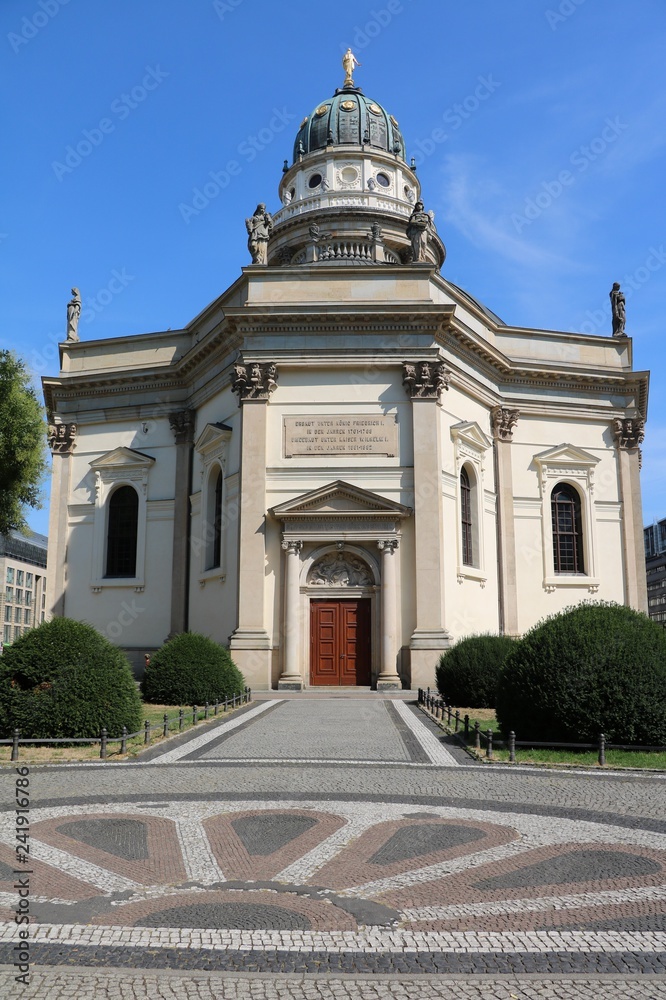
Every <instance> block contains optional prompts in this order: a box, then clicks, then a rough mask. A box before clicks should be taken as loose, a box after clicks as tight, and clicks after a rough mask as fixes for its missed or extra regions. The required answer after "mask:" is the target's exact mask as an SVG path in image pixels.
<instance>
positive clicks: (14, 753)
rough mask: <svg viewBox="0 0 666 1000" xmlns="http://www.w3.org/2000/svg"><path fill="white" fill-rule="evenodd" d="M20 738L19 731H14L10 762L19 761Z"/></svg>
mask: <svg viewBox="0 0 666 1000" xmlns="http://www.w3.org/2000/svg"><path fill="white" fill-rule="evenodd" d="M20 738H21V730H20V729H15V730H14V733H13V736H12V755H11V758H10V759H11V760H18V759H19V739H20Z"/></svg>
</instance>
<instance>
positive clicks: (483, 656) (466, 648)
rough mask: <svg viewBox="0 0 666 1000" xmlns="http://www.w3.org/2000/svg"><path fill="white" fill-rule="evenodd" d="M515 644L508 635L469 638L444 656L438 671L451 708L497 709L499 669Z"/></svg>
mask: <svg viewBox="0 0 666 1000" xmlns="http://www.w3.org/2000/svg"><path fill="white" fill-rule="evenodd" d="M514 644H515V643H514V640H513V639H511V638H510V637H509V636H507V635H470V636H468V637H467V638H466V639H461V640H460V641H459V642H457V643H456V644H455V646H453V647H452V648H451V649H449V650H447V652H446V653H442V655H441V656H440V658H439V663H438V664H437V667H436V668H435V679H436V683H437V690H438V691H439V693H440V694H441V696H442V698H444V700H445V701H446V702H447V704H449V705H459V706H465V707H472V708H494V707H495V696H496V692H497V681H498V678H499V673H500V669H501V667H502V664H503V663H504V660H505V659H506V657H507V656H508V655H509V653H510V651H511V650H512V649H513V647H514Z"/></svg>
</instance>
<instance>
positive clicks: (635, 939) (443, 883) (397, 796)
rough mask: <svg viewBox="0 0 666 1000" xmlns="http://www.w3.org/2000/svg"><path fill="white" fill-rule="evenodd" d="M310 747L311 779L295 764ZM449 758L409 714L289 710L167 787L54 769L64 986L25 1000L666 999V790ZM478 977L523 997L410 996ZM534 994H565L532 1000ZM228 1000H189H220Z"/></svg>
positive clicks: (10, 928)
mask: <svg viewBox="0 0 666 1000" xmlns="http://www.w3.org/2000/svg"><path fill="white" fill-rule="evenodd" d="M315 705H316V706H317V709H318V710H317V711H315V712H313V711H312V709H313V706H315ZM257 708H260V709H261V710H260V711H255V709H257ZM306 716H309V718H310V725H311V726H312V728H313V729H317V727H319V729H320V730H321V732H322V738H321V741H320V742H319V743H316V740H315V735H314V733H313V732H310V739H311V741H312V742H311V745H310V751H311V756H310V758H306V759H305V760H303V758H302V757H301V755H302V754H304V753H307V751H308V744H307V741H306V740H305V738H304V733H305V732H306V728H307V724H306ZM324 720H328V721H327V722H326V724H325V722H324ZM231 722H233V723H234V725H233V727H232V726H231V725H230V723H231ZM226 727H228V728H226ZM290 739H291V741H292V754H293V756H292V757H291V758H290V759H289V761H287V762H281V761H278V760H277V759H276V758H275V757H274V756H272V755H273V754H274V753H276V752H277V750H278V749H279V748H280V747H284V746H287V745H288V744H289V741H290ZM441 740H442V737H441V733H438V731H437V730H436V729H435V728H434V727H433V725H432V723H430V722H428V721H427V720H425V718H424V716H423V715H421V713H419V712H418V711H416V710H415V709H414V708H413V707H412V706H410V705H408V704H405V703H404V701H393V702H392V703H391V704H388V703H387V702H386V701H384V700H380V699H378V700H377V701H376V702H368V701H361V700H358V701H354V700H353V699H351V700H346V701H345V700H344V699H341V700H333V699H331V700H330V701H328V700H323V699H322V700H319V701H317V702H310V703H307V704H306V703H305V702H303V703H299V702H298V701H295V700H292V701H284V702H282V701H281V700H279V699H274V700H273V701H272V702H271V703H268V704H263V705H260V704H257V705H254V706H249V707H248V709H247V710H244V712H243V713H239V714H238V715H236V716H234V717H233V719H232V720H228V721H227V722H226V723H225V722H224V721H222V722H221V724H220V725H217V724H215V725H213V726H212V727H209V728H207V729H206V730H205V731H204V730H203V729H202V730H201V731H199V732H196V733H194V734H193V735H190V736H189V737H187V738H185V739H183V740H181V741H180V742H179V749H178V753H177V754H174V752H173V750H169V751H168V753H166V754H165V753H164V752H162V753H160V754H159V755H158V754H155V755H154V757H153V759H152V761H150V762H149V763H145V764H143V763H136V764H131V765H128V766H118V767H113V765H107V766H106V767H100V766H94V767H86V766H81V767H71V768H57V769H47V768H36V769H34V770H33V772H32V774H31V788H32V801H33V807H32V810H31V870H32V875H31V893H32V896H31V916H32V919H33V923H32V924H31V945H30V947H31V957H32V960H33V962H34V963H35V964H36V965H37V966H40V965H41V966H44V967H51V966H52V967H53V968H52V969H51V972H50V973H49V972H48V969H47V970H46V971H44V972H43V973H42V972H40V973H39V975H38V974H37V973H35V974H34V979H33V986H34V990H33V993H29V992H27V993H22V994H21V995H22V996H24V997H26V998H27V997H31V996H34V997H35V1000H37V998H38V997H41V996H42V995H46V994H42V993H40V992H39V990H40V989H42V986H40V985H39V983H46V982H47V980H48V976H49V974H50V975H51V976H52V977H55V976H63V977H65V978H63V979H62V980H61V981H62V983H63V984H65V983H66V982H67V978H66V977H67V973H66V972H64V971H63V970H62V969H59V968H58V967H61V966H70V965H71V966H72V972H71V975H73V976H76V975H82V973H78V972H76V971H75V967H78V966H93V967H95V966H104V967H105V968H111V969H113V968H116V969H128V970H130V969H134V970H137V973H136V975H135V974H134V973H132V974H130V972H129V971H128V972H127V973H126V975H127V976H128V977H129V978H128V979H127V981H126V983H125V985H126V986H127V989H130V985H129V984H130V982H131V983H132V984H134V985H132V986H131V989H132V990H136V991H138V992H135V993H134V994H130V993H127V994H125V993H122V989H123V988H124V987H123V986H122V983H120V980H118V982H119V983H120V985H119V986H118V987H117V990H118V991H119V992H117V993H116V994H114V993H113V992H109V993H108V994H98V995H108V996H114V995H118V996H120V995H123V996H125V995H128V996H129V995H136V996H148V995H150V994H149V993H146V992H144V993H142V992H141V990H142V989H144V986H145V984H146V983H148V982H149V979H150V976H149V975H148V974H147V973H146V974H141V975H140V974H139V972H140V970H142V969H146V970H153V971H152V972H151V975H152V974H155V975H156V974H157V970H161V972H160V976H164V977H166V978H165V979H164V982H165V983H167V986H168V983H175V982H176V979H175V978H173V977H176V976H177V974H178V972H179V971H180V972H183V973H184V972H185V971H191V972H193V973H196V972H197V970H198V971H199V972H200V973H202V972H204V971H205V972H211V973H212V974H214V972H215V970H218V971H222V970H225V971H227V972H228V973H229V974H235V975H236V976H240V978H238V979H235V980H234V981H233V982H234V984H235V985H234V986H233V989H234V990H236V992H228V993H226V992H223V993H217V994H214V995H219V996H227V995H228V996H234V997H238V998H241V997H243V996H244V995H247V996H249V995H250V991H249V987H248V992H247V993H246V994H244V993H243V992H242V990H243V989H245V986H244V985H243V984H244V983H248V982H249V980H247V979H243V976H245V977H247V976H248V975H250V974H254V973H259V972H270V971H273V972H275V973H278V974H283V975H285V976H287V978H285V979H284V980H280V982H281V983H282V985H281V986H280V985H279V984H278V985H275V987H274V989H275V990H278V989H279V990H282V992H274V993H270V992H266V993H264V994H262V993H260V992H258V993H257V994H256V995H257V996H264V995H265V996H266V998H269V997H273V996H274V997H276V998H278V997H282V996H285V997H291V996H294V997H295V996H299V997H300V996H306V995H311V996H313V997H314V996H319V995H321V996H327V995H331V996H333V995H338V996H341V997H346V996H349V997H355V996H359V997H360V996H363V997H381V996H387V995H396V996H405V997H407V996H414V997H417V998H420V997H421V996H424V997H425V996H433V997H435V996H454V997H455V996H460V997H467V996H470V997H472V996H478V997H485V996H492V997H493V1000H494V998H495V997H496V996H499V997H501V996H506V997H507V998H508V997H510V996H511V991H510V990H509V991H508V992H507V990H508V986H507V987H506V989H505V986H504V985H502V984H503V983H504V980H502V979H501V977H503V976H509V977H513V981H515V989H514V993H515V995H516V996H518V997H522V996H525V997H531V996H535V997H536V996H543V997H548V996H550V997H559V996H572V995H576V996H586V995H588V994H586V993H585V990H587V989H588V987H587V986H586V985H585V983H592V982H593V979H594V977H597V978H598V977H603V979H604V982H605V984H606V985H605V986H604V990H606V989H607V988H608V989H610V988H611V986H612V989H613V990H615V992H614V993H613V992H607V993H603V994H602V993H600V992H599V989H598V988H597V989H596V990H593V989H592V987H590V990H591V992H590V994H589V995H592V992H594V995H595V997H600V996H608V997H615V996H617V997H622V996H631V997H634V996H635V997H642V996H646V997H650V996H654V997H657V996H660V995H661V994H659V993H657V992H654V989H653V987H652V986H649V989H652V990H653V991H652V992H649V991H648V992H638V989H639V987H638V986H637V985H636V984H637V982H638V980H639V979H640V989H643V986H645V987H646V988H647V987H648V984H649V983H655V984H661V985H660V987H659V988H661V986H663V982H664V980H659V979H652V976H654V975H656V976H660V975H663V974H664V973H666V816H665V813H666V810H665V809H664V806H663V802H664V798H665V795H664V792H665V790H666V788H665V785H664V781H663V779H662V778H660V777H659V776H656V775H655V776H647V775H640V776H633V775H632V776H630V777H627V776H613V775H610V774H578V775H576V774H568V775H562V774H558V773H550V774H549V773H547V772H541V773H539V772H519V771H517V770H515V769H513V770H512V769H510V768H508V767H506V768H501V767H500V768H497V769H496V770H492V769H489V768H485V767H480V766H478V765H474V764H471V763H470V764H469V765H467V766H464V758H462V757H461V755H460V754H459V752H458V751H456V750H455V749H454V748H452V747H450V746H448V745H446V744H442V742H441ZM181 751H184V753H181ZM440 752H441V756H440ZM221 753H224V754H226V755H227V756H226V757H224V756H215V755H216V754H217V755H220V754H221ZM382 753H386V754H388V762H386V763H384V762H382V759H381V755H382ZM243 755H245V756H246V757H247V758H249V759H251V760H256V759H257V758H258V759H259V760H260V761H261V763H260V764H257V765H252V766H249V765H243V763H242V761H243ZM415 758H418V759H415ZM447 759H450V761H451V763H450V764H443V763H441V761H443V760H447ZM232 760H233V761H234V763H233V765H231V766H230V762H231V761H232ZM323 760H325V761H328V762H330V763H326V764H322V761H323ZM296 761H302V763H296ZM336 761H337V763H336ZM461 765H462V766H461ZM13 778H14V774H13V771H12V770H9V769H8V770H6V771H3V772H2V773H1V774H0V787H1V788H2V789H3V800H2V802H3V807H4V808H3V811H0V919H1V920H3V921H4V923H2V924H0V962H2V963H11V960H12V958H11V956H12V947H13V945H14V943H15V942H16V940H17V932H18V929H17V927H16V924H15V923H14V922H13V907H14V906H15V904H16V892H15V889H14V885H13V881H14V875H13V865H14V847H13V845H14V833H15V830H14V814H13V812H12V811H11V809H10V808H9V805H6V804H8V803H10V802H11V797H10V795H9V790H10V789H11V783H12V781H13ZM111 778H112V780H111ZM660 803H661V804H660ZM169 970H171V972H169ZM309 973H312V974H314V973H319V974H322V973H325V974H326V975H327V976H328V977H329V978H328V979H326V980H321V979H319V980H316V982H318V983H319V984H320V985H321V987H322V989H323V986H324V984H325V983H327V984H328V986H330V985H331V978H330V977H335V976H336V975H342V974H349V975H354V976H356V977H357V978H358V977H363V976H367V975H375V976H380V975H383V974H388V973H392V974H394V975H395V976H396V977H398V979H399V977H400V976H402V977H403V980H404V982H403V986H401V987H400V989H403V993H395V994H389V993H386V992H384V993H382V992H381V990H380V989H379V987H380V985H381V982H382V981H381V980H379V979H377V980H372V982H373V983H374V984H375V985H374V986H372V988H371V987H370V986H368V987H367V988H366V987H364V988H363V990H361V991H360V992H358V991H357V992H356V993H354V992H353V988H356V987H355V986H354V984H350V983H348V984H347V985H344V984H345V982H346V981H345V980H340V983H342V985H341V986H340V989H339V990H338V992H337V994H326V993H325V992H321V993H316V992H311V993H310V994H307V993H305V992H303V990H304V989H305V987H304V986H303V985H302V984H303V982H305V980H302V981H299V980H296V979H293V978H289V977H294V976H298V975H304V974H309ZM118 975H120V973H119V974H118ZM462 975H467V976H470V975H483V976H486V977H491V978H492V981H493V982H494V983H498V984H499V986H498V987H497V989H495V987H493V989H494V990H495V992H493V993H484V992H482V990H483V989H484V988H485V987H483V984H482V982H481V980H480V981H479V987H478V991H477V992H476V993H475V992H469V990H470V989H471V988H472V986H471V985H470V983H469V982H468V981H467V980H465V981H459V980H456V979H455V978H453V979H450V982H451V984H452V985H451V987H450V989H449V992H445V991H440V992H432V991H431V992H428V993H419V992H418V989H420V988H421V987H420V986H419V985H418V983H419V980H418V979H414V981H413V983H412V984H411V985H410V982H408V981H407V980H405V979H404V977H409V976H417V977H418V976H437V989H438V990H443V986H442V983H443V978H442V977H444V978H445V977H455V976H462ZM527 975H532V976H535V977H537V978H539V981H540V982H541V981H545V980H546V979H547V978H548V976H551V977H556V978H554V979H552V980H551V981H552V983H553V984H555V985H553V986H552V988H551V987H548V988H547V989H550V992H542V993H538V992H532V993H530V992H529V990H530V989H532V986H530V985H529V983H531V982H535V981H536V980H534V981H533V980H529V981H525V983H526V984H527V985H525V983H523V981H522V980H521V981H520V983H519V979H520V977H525V976H527ZM571 975H577V976H582V977H583V979H580V981H579V982H580V988H578V987H577V992H575V993H573V994H572V993H571V992H570V993H568V994H567V993H566V992H562V991H561V990H562V989H563V988H564V987H561V986H558V985H557V983H559V982H560V981H561V982H564V980H561V979H558V978H557V977H566V976H571ZM40 976H42V979H40V978H39V977H40ZM621 976H624V977H625V979H624V980H621V979H617V981H616V980H615V979H614V978H613V977H621ZM44 977H46V978H44ZM132 977H133V978H132ZM169 977H172V978H171V979H170V978H169ZM497 977H500V978H499V979H498V978H497ZM585 977H588V978H587V979H585ZM590 977H591V978H590ZM626 977H630V979H627V978H626ZM121 978H122V976H121ZM398 979H397V980H396V988H398V987H397V983H398ZM84 980H85V977H83V978H82V979H81V981H80V982H81V989H82V990H83V989H84V986H83V983H84ZM190 981H191V982H194V980H190ZM53 982H54V983H55V979H53ZM59 982H60V981H59ZM85 982H87V983H93V984H94V982H95V974H94V973H92V972H91V973H90V974H89V976H88V980H85ZM123 982H124V980H123ZM160 982H162V979H160ZM225 982H226V981H225ZM258 982H260V980H258ZM261 982H263V981H261ZM298 982H301V986H300V987H299V986H298V985H297V984H298ZM313 982H314V980H313ZM484 982H485V983H486V984H488V983H490V982H491V979H486V980H484ZM625 982H632V983H633V984H634V985H633V992H622V990H624V983H625ZM210 983H211V980H210V979H207V978H206V977H204V978H202V979H201V980H200V981H199V985H197V987H196V989H197V990H200V992H198V993H197V992H192V993H191V994H187V993H181V995H184V996H187V995H192V996H208V995H213V994H210V993H206V990H208V989H209V988H210ZM507 983H508V980H507ZM142 984H143V985H142ZM290 984H291V985H290ZM415 984H416V985H415ZM456 984H457V985H456ZM227 985H228V984H227ZM227 985H225V987H224V989H225V990H226V989H227ZM292 987H293V989H294V990H295V992H290V990H291V989H292ZM32 988H33V987H31V989H32ZM45 988H46V987H45V986H44V989H45ZM60 988H61V987H60V986H57V989H60ZM111 988H112V984H111V985H110V986H109V989H111ZM113 988H114V989H115V988H116V987H113ZM166 988H167V987H165V989H166ZM168 988H170V987H168ZM263 988H264V987H263V986H262V989H263ZM271 988H273V987H272V986H271ZM317 988H319V987H317ZM429 988H430V987H429ZM53 989H54V992H52V993H51V994H49V995H52V996H54V997H56V998H57V997H58V995H59V994H58V992H57V989H56V986H55V985H54V988H53ZM66 989H67V988H66V986H65V985H63V986H62V996H65V995H67V992H66ZM85 989H90V990H91V996H92V995H93V992H94V991H93V988H92V987H91V986H89V985H86V986H85ZM192 989H194V987H192ZM229 989H231V986H229ZM266 989H268V986H266ZM298 989H301V992H298ZM359 989H360V987H359ZM503 989H505V992H504V993H502V992H501V990H503ZM239 990H240V991H241V992H238V991H239ZM373 990H374V992H373ZM456 990H457V991H458V992H456ZM465 990H467V991H468V992H464V991H465ZM498 990H499V992H498ZM520 990H522V991H523V992H522V993H521V992H519V991H520ZM526 990H527V992H525V991H526ZM558 990H559V992H558ZM345 991H346V992H345ZM350 991H351V992H350ZM410 991H411V992H410ZM0 992H1V981H0ZM69 995H72V994H71V993H70V994H69ZM76 995H77V996H78V995H79V994H78V993H77V994H76ZM85 995H86V994H85V992H82V993H81V996H85ZM156 995H158V994H156ZM164 995H170V994H168V993H165V994H164ZM252 995H254V994H252Z"/></svg>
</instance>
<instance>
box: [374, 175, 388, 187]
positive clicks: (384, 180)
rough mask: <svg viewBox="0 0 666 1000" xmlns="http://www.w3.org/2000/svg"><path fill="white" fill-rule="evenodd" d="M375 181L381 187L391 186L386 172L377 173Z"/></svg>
mask: <svg viewBox="0 0 666 1000" xmlns="http://www.w3.org/2000/svg"><path fill="white" fill-rule="evenodd" d="M377 183H378V184H381V186H382V187H383V188H387V187H391V180H390V178H389V176H388V174H377Z"/></svg>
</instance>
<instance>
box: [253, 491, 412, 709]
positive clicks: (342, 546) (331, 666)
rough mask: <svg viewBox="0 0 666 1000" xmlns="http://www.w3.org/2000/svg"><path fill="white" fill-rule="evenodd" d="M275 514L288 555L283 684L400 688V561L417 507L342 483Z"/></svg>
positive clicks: (308, 495)
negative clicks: (403, 535)
mask: <svg viewBox="0 0 666 1000" xmlns="http://www.w3.org/2000/svg"><path fill="white" fill-rule="evenodd" d="M270 513H271V515H272V516H273V517H274V518H275V519H276V520H278V521H281V522H282V528H283V531H282V549H283V550H284V552H285V558H284V562H285V568H284V581H285V583H284V588H283V591H282V593H283V595H284V599H283V608H282V630H281V632H282V642H281V654H282V662H281V675H280V679H279V682H278V688H279V689H281V690H301V689H303V688H304V687H306V686H307V685H318V684H327V685H341V684H359V685H367V684H368V683H372V685H373V687H374V686H376V687H377V689H378V690H382V689H383V690H386V689H391V688H400V687H401V686H402V682H401V678H400V675H399V673H398V627H397V608H398V596H399V595H398V580H399V572H398V568H397V564H398V562H399V558H400V557H399V543H400V522H401V521H402V520H403V519H405V518H408V517H410V516H411V514H412V510H411V508H410V507H405V506H404V505H403V504H399V503H395V502H394V501H391V500H387V499H386V498H385V497H381V496H379V495H378V494H376V493H372V492H370V491H368V490H363V489H361V488H359V487H356V486H352V485H350V484H349V483H345V482H343V481H341V480H338V481H336V482H334V483H330V484H329V485H327V486H324V487H321V488H320V489H317V490H313V491H311V492H309V493H306V494H303V495H301V496H299V497H296V498H295V499H294V500H290V501H287V502H286V503H284V504H280V505H278V506H276V507H273V508H272V510H271V511H270ZM334 659H335V663H334V662H333V661H334Z"/></svg>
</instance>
